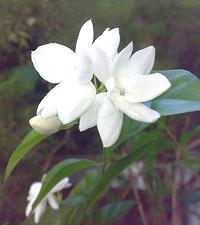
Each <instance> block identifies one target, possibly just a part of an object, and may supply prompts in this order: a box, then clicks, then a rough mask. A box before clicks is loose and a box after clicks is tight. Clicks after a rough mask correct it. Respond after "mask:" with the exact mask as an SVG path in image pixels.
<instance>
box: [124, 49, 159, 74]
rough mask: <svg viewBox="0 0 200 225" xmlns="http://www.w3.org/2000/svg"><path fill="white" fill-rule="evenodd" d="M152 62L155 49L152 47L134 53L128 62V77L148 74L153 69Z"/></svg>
mask: <svg viewBox="0 0 200 225" xmlns="http://www.w3.org/2000/svg"><path fill="white" fill-rule="evenodd" d="M154 61H155V48H154V47H153V46H149V47H147V48H144V49H142V50H139V51H137V52H135V53H134V54H133V55H132V57H131V59H130V62H129V68H128V73H129V76H130V75H132V74H149V73H150V72H151V70H152V69H153V65H154Z"/></svg>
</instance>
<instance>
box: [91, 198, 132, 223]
mask: <svg viewBox="0 0 200 225" xmlns="http://www.w3.org/2000/svg"><path fill="white" fill-rule="evenodd" d="M135 203H136V202H135V201H133V200H127V201H119V202H114V203H111V204H108V205H105V206H103V207H102V208H101V209H100V210H99V211H98V212H97V213H95V216H94V225H106V224H110V223H111V222H112V221H114V220H119V219H120V218H122V217H123V216H124V215H125V214H126V213H128V211H129V210H130V208H131V207H132V206H133V205H134V204H135Z"/></svg>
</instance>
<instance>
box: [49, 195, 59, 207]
mask: <svg viewBox="0 0 200 225" xmlns="http://www.w3.org/2000/svg"><path fill="white" fill-rule="evenodd" d="M47 199H48V203H49V205H50V206H51V208H52V209H55V210H57V209H59V205H58V203H57V202H56V200H55V197H54V196H53V195H49V196H48V197H47Z"/></svg>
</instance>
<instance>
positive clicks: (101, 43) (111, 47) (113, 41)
mask: <svg viewBox="0 0 200 225" xmlns="http://www.w3.org/2000/svg"><path fill="white" fill-rule="evenodd" d="M119 42H120V35H119V28H114V29H112V30H109V29H108V28H107V29H106V30H105V31H104V32H103V33H102V35H100V36H99V37H98V38H97V39H96V40H95V41H94V43H93V46H95V47H98V48H100V49H101V50H102V51H104V52H105V53H106V54H107V55H108V56H109V57H110V58H113V57H114V56H115V55H116V53H117V49H118V46H119Z"/></svg>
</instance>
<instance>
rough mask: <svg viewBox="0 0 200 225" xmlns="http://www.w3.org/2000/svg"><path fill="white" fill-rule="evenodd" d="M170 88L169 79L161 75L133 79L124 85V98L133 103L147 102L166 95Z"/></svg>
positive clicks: (155, 74)
mask: <svg viewBox="0 0 200 225" xmlns="http://www.w3.org/2000/svg"><path fill="white" fill-rule="evenodd" d="M170 86H171V84H170V82H169V81H168V79H167V78H166V77H165V76H164V75H162V74H160V73H154V74H150V75H148V76H147V75H141V76H137V77H135V78H134V77H133V79H130V80H128V79H127V81H126V84H124V87H125V95H124V98H125V99H126V100H127V101H130V102H133V103H137V102H147V101H150V100H152V99H154V98H156V97H158V96H159V95H161V94H162V93H164V92H165V91H166V90H168V89H169V88H170Z"/></svg>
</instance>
